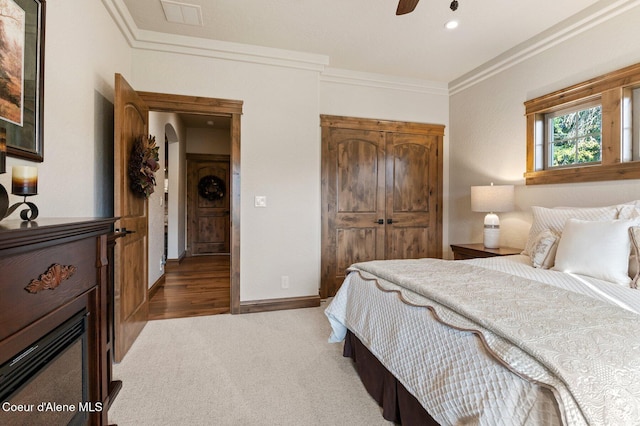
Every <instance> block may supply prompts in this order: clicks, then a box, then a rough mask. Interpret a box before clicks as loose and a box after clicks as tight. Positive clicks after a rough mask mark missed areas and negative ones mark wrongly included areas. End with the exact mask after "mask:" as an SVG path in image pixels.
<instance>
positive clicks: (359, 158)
mask: <svg viewBox="0 0 640 426" xmlns="http://www.w3.org/2000/svg"><path fill="white" fill-rule="evenodd" d="M321 126H322V261H321V284H320V296H321V297H322V298H325V297H330V296H333V295H334V294H335V292H336V291H337V290H338V289H339V287H340V284H341V283H342V281H343V280H344V277H345V269H346V268H347V267H349V265H351V264H352V263H355V262H364V261H368V260H377V259H416V258H423V257H442V158H441V155H442V154H441V153H442V140H443V136H444V126H442V125H432V124H420V123H406V122H396V121H381V120H370V119H359V118H349V117H336V116H326V115H323V116H321Z"/></svg>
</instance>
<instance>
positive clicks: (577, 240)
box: [553, 219, 638, 285]
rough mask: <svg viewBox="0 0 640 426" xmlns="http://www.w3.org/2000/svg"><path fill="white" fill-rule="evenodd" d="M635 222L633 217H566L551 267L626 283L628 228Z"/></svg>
mask: <svg viewBox="0 0 640 426" xmlns="http://www.w3.org/2000/svg"><path fill="white" fill-rule="evenodd" d="M637 224H638V221H635V220H610V221H587V220H579V219H569V220H567V223H566V225H565V227H564V231H563V232H562V236H561V237H560V242H559V243H558V250H557V252H556V261H555V266H554V267H553V269H555V270H558V271H562V272H571V273H575V274H581V275H587V276H590V277H593V278H598V279H601V280H605V281H610V282H614V283H618V284H622V285H629V283H630V282H631V279H630V278H629V275H628V270H629V253H630V251H631V241H630V238H629V228H630V227H632V226H634V225H637Z"/></svg>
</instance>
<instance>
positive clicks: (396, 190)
mask: <svg viewBox="0 0 640 426" xmlns="http://www.w3.org/2000/svg"><path fill="white" fill-rule="evenodd" d="M386 139H387V143H386V173H387V178H386V212H385V213H386V244H385V247H386V254H385V258H386V259H418V258H423V257H442V247H441V246H442V243H441V239H442V237H441V236H440V237H439V232H440V230H441V229H442V224H441V223H439V221H438V208H439V204H440V203H439V200H438V198H439V195H440V190H439V184H440V178H439V176H440V175H441V174H442V172H441V164H442V163H441V162H440V161H439V155H438V154H439V140H440V138H439V136H434V135H415V134H403V133H388V134H387V138H386Z"/></svg>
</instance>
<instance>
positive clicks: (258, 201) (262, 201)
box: [254, 195, 267, 207]
mask: <svg viewBox="0 0 640 426" xmlns="http://www.w3.org/2000/svg"><path fill="white" fill-rule="evenodd" d="M254 205H255V206H256V207H267V197H266V196H265V195H256V198H255V203H254Z"/></svg>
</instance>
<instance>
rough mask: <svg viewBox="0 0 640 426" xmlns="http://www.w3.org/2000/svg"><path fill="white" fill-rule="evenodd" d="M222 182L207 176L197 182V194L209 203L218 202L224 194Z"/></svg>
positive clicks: (212, 176)
mask: <svg viewBox="0 0 640 426" xmlns="http://www.w3.org/2000/svg"><path fill="white" fill-rule="evenodd" d="M225 190H226V188H225V185H224V181H223V180H222V179H220V178H219V177H218V176H214V175H207V176H204V177H202V178H200V181H199V182H198V194H200V196H201V197H202V198H204V199H207V200H209V201H215V200H220V199H222V198H223V197H224V193H225Z"/></svg>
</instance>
